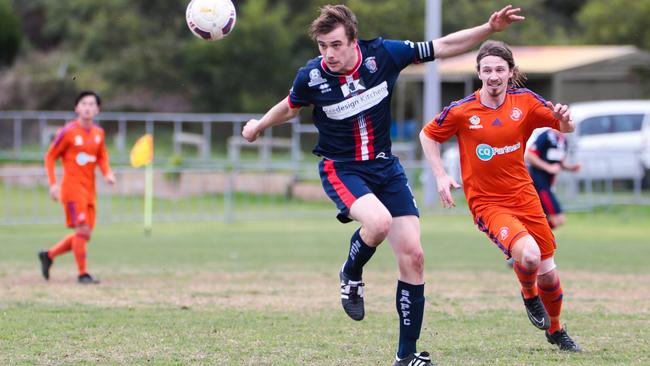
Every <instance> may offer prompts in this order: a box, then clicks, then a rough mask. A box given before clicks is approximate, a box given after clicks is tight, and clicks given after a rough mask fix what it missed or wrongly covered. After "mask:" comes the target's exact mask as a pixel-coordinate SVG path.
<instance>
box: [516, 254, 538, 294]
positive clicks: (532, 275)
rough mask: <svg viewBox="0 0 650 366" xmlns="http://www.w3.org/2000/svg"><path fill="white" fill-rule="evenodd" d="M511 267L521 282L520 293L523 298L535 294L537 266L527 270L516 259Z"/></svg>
mask: <svg viewBox="0 0 650 366" xmlns="http://www.w3.org/2000/svg"><path fill="white" fill-rule="evenodd" d="M512 267H513V268H514V270H515V274H516V275H517V278H518V279H519V283H521V293H523V294H524V299H530V298H532V297H535V296H537V268H535V269H534V270H532V271H531V270H528V269H526V267H524V266H522V265H521V264H519V262H517V261H515V265H514V266H512Z"/></svg>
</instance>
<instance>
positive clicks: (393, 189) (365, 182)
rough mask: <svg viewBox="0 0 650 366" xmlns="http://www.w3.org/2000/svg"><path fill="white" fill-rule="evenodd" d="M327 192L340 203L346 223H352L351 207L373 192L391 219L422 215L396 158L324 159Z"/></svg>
mask: <svg viewBox="0 0 650 366" xmlns="http://www.w3.org/2000/svg"><path fill="white" fill-rule="evenodd" d="M318 169H319V172H320V177H321V182H322V183H323V188H324V189H325V193H327V195H328V196H329V198H330V199H332V201H334V203H335V204H336V207H337V208H338V209H339V214H338V215H337V216H336V218H337V219H339V221H341V222H342V223H346V222H350V221H352V219H350V217H349V215H350V207H351V206H352V204H353V203H354V202H355V201H356V200H357V198H359V197H361V196H363V195H366V194H368V193H373V194H374V195H375V196H377V198H378V199H379V201H380V202H381V203H383V204H384V206H386V208H387V209H388V212H390V214H391V216H393V217H397V216H408V215H415V216H419V215H420V214H419V212H418V208H417V205H416V203H415V197H413V192H412V191H411V187H409V185H408V180H407V179H406V174H404V169H403V168H402V165H401V164H400V163H399V160H398V159H397V158H396V157H391V158H389V159H374V160H368V161H333V160H328V159H323V160H322V161H321V162H320V164H319V165H318Z"/></svg>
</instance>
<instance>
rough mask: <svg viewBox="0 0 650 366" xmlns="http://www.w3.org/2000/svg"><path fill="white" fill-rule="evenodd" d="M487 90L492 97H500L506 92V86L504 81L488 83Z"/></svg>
mask: <svg viewBox="0 0 650 366" xmlns="http://www.w3.org/2000/svg"><path fill="white" fill-rule="evenodd" d="M487 90H488V94H490V96H491V97H498V96H500V95H501V94H503V92H505V88H504V87H503V84H502V83H499V84H497V85H494V84H492V85H488V88H487Z"/></svg>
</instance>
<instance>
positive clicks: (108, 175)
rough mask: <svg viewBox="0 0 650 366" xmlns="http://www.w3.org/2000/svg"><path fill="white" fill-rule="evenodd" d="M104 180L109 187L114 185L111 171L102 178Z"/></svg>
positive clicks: (113, 176)
mask: <svg viewBox="0 0 650 366" xmlns="http://www.w3.org/2000/svg"><path fill="white" fill-rule="evenodd" d="M104 180H105V181H106V183H108V184H110V185H114V184H115V175H114V174H113V172H112V171H109V172H108V173H106V175H105V176H104Z"/></svg>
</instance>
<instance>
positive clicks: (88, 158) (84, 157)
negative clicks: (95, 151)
mask: <svg viewBox="0 0 650 366" xmlns="http://www.w3.org/2000/svg"><path fill="white" fill-rule="evenodd" d="M75 161H76V162H77V164H78V165H80V166H84V165H86V164H88V163H94V162H95V161H97V157H95V156H93V155H88V154H86V153H85V152H83V151H82V152H80V153H79V154H77V157H76V158H75Z"/></svg>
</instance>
